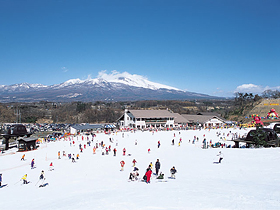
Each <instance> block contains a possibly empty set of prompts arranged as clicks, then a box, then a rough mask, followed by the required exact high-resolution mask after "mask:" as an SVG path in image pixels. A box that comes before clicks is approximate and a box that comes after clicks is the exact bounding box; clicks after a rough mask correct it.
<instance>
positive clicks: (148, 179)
mask: <svg viewBox="0 0 280 210" xmlns="http://www.w3.org/2000/svg"><path fill="white" fill-rule="evenodd" d="M151 175H152V170H151V169H150V168H148V169H147V172H146V173H145V176H146V183H147V184H148V183H150V180H151Z"/></svg>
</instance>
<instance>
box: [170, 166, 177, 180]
mask: <svg viewBox="0 0 280 210" xmlns="http://www.w3.org/2000/svg"><path fill="white" fill-rule="evenodd" d="M170 173H171V178H172V179H175V174H176V173H177V170H176V169H175V166H173V167H172V168H171V169H170Z"/></svg>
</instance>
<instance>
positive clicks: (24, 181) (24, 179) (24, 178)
mask: <svg viewBox="0 0 280 210" xmlns="http://www.w3.org/2000/svg"><path fill="white" fill-rule="evenodd" d="M21 179H22V181H23V184H28V182H27V174H25V175H24V176H23V177H22V178H21Z"/></svg>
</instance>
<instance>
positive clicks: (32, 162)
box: [31, 159, 35, 169]
mask: <svg viewBox="0 0 280 210" xmlns="http://www.w3.org/2000/svg"><path fill="white" fill-rule="evenodd" d="M34 164H35V162H34V159H32V161H31V169H33V168H34Z"/></svg>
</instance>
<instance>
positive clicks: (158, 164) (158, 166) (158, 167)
mask: <svg viewBox="0 0 280 210" xmlns="http://www.w3.org/2000/svg"><path fill="white" fill-rule="evenodd" d="M155 168H156V175H158V172H159V169H160V162H159V159H157V162H156V164H155Z"/></svg>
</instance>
